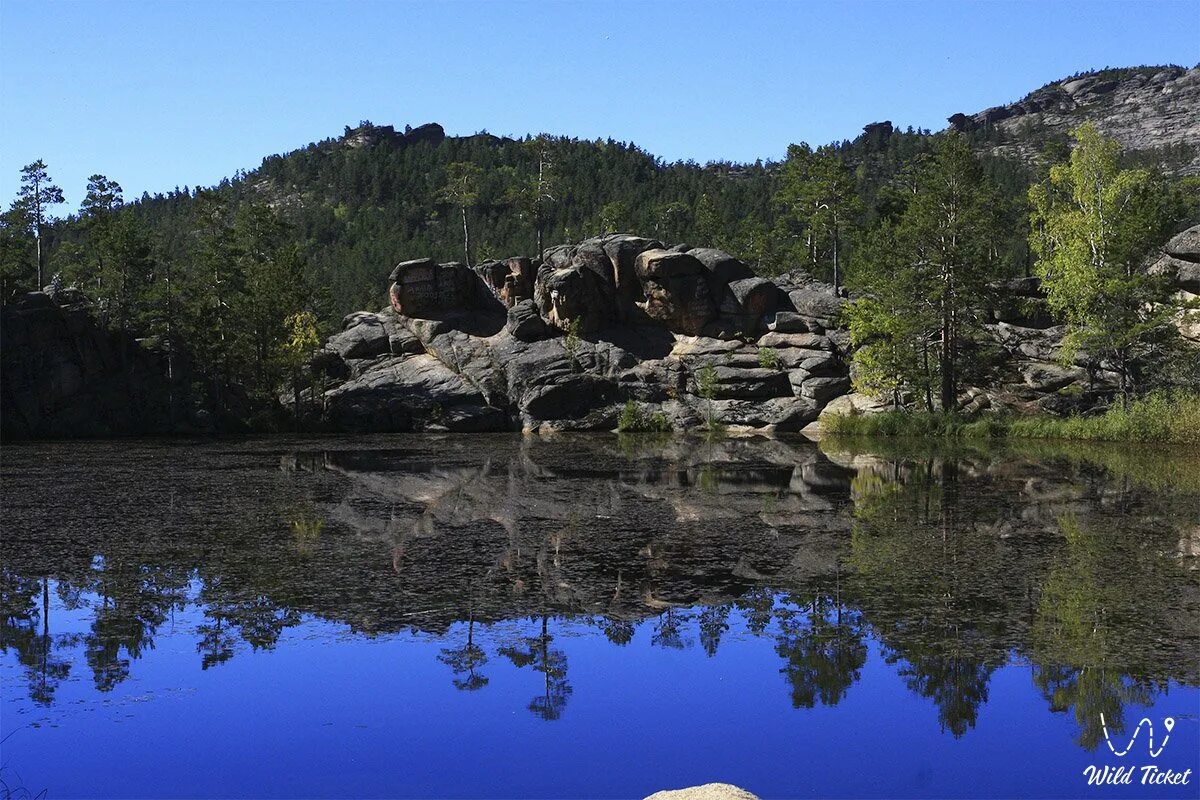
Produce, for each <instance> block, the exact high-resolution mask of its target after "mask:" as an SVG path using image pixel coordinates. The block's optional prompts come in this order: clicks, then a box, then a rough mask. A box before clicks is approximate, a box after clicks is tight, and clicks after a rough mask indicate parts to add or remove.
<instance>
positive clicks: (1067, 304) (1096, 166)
mask: <svg viewBox="0 0 1200 800" xmlns="http://www.w3.org/2000/svg"><path fill="white" fill-rule="evenodd" d="M1072 137H1073V138H1074V140H1075V142H1076V146H1075V148H1074V149H1073V150H1072V151H1071V158H1070V161H1069V163H1066V164H1058V165H1056V166H1054V167H1052V168H1051V170H1050V173H1049V176H1048V178H1047V180H1046V181H1045V182H1041V183H1037V184H1035V185H1034V186H1032V187H1031V188H1030V190H1029V198H1030V203H1031V204H1032V206H1033V213H1032V217H1031V219H1032V225H1033V232H1032V235H1031V239H1030V242H1031V245H1032V247H1033V250H1034V252H1035V253H1036V255H1037V261H1036V264H1035V269H1036V271H1037V273H1038V275H1039V276H1041V278H1042V287H1043V289H1044V291H1045V292H1046V296H1047V299H1048V302H1049V305H1050V308H1051V309H1052V310H1053V311H1054V312H1056V313H1057V314H1059V315H1061V316H1062V318H1063V319H1064V320H1065V321H1066V323H1067V326H1068V330H1069V334H1068V337H1067V339H1066V341H1065V343H1064V344H1065V346H1064V348H1063V357H1064V358H1065V359H1073V358H1074V357H1075V356H1076V355H1077V354H1078V352H1079V351H1080V350H1081V349H1082V350H1084V351H1086V352H1088V353H1089V354H1090V355H1091V356H1092V358H1093V361H1094V362H1095V363H1096V365H1097V366H1098V365H1099V362H1100V360H1101V359H1103V360H1105V361H1107V362H1108V364H1109V365H1110V367H1111V368H1112V369H1114V370H1115V371H1116V372H1117V373H1118V375H1119V376H1120V383H1121V390H1122V391H1128V390H1129V389H1130V388H1131V387H1132V386H1133V385H1134V383H1135V382H1137V379H1138V378H1139V377H1140V376H1139V375H1137V374H1135V373H1136V371H1137V363H1138V362H1139V361H1145V360H1146V359H1147V358H1150V357H1153V356H1155V355H1158V354H1159V353H1160V352H1162V351H1163V350H1165V349H1169V347H1170V345H1171V344H1172V343H1173V340H1174V338H1175V336H1176V334H1177V329H1176V328H1175V326H1174V325H1173V324H1172V320H1173V319H1174V317H1175V315H1176V313H1177V311H1176V309H1175V308H1174V307H1173V306H1172V305H1171V304H1170V303H1169V302H1168V296H1169V291H1168V288H1167V286H1166V284H1165V283H1164V282H1163V281H1162V280H1160V279H1157V278H1155V277H1153V276H1150V275H1147V274H1145V273H1144V272H1143V271H1142V270H1140V269H1139V267H1140V265H1141V262H1142V260H1143V259H1144V258H1145V255H1146V253H1148V252H1149V251H1150V249H1151V248H1152V247H1154V246H1156V245H1158V244H1159V243H1161V242H1162V240H1163V239H1164V238H1165V237H1166V235H1167V233H1168V232H1169V227H1168V226H1169V224H1170V222H1171V218H1170V211H1169V209H1168V208H1167V207H1166V202H1165V198H1167V197H1169V194H1168V193H1167V192H1165V191H1164V188H1163V186H1162V182H1161V180H1159V179H1157V178H1155V177H1154V176H1153V175H1152V174H1151V173H1150V172H1148V171H1146V170H1129V169H1121V168H1120V155H1121V148H1120V145H1119V144H1118V143H1117V142H1116V141H1115V140H1113V139H1107V138H1105V137H1103V136H1101V135H1100V134H1099V132H1097V130H1096V129H1095V127H1094V126H1092V125H1091V124H1090V123H1088V124H1086V125H1083V126H1081V127H1079V128H1077V129H1075V130H1074V131H1073V132H1072Z"/></svg>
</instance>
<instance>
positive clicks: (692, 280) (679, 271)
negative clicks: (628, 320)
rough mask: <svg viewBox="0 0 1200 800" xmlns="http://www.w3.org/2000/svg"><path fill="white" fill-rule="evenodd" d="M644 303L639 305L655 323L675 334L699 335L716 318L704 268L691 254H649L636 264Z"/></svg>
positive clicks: (657, 250)
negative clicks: (662, 325) (656, 321)
mask: <svg viewBox="0 0 1200 800" xmlns="http://www.w3.org/2000/svg"><path fill="white" fill-rule="evenodd" d="M635 263H636V268H637V275H638V278H639V279H640V280H641V282H642V290H643V294H644V300H643V302H642V303H640V304H639V305H640V306H641V308H642V309H643V310H644V311H645V312H646V315H647V316H648V317H650V318H651V319H654V320H658V321H659V322H661V323H663V324H664V325H666V326H667V328H668V329H669V330H671V331H673V332H675V333H681V334H686V335H697V334H699V333H700V332H701V331H702V330H703V329H704V326H705V324H706V323H708V322H709V321H710V320H712V319H713V318H714V317H716V304H715V303H714V302H713V298H712V295H711V293H710V291H709V283H708V274H707V271H706V270H705V269H704V265H703V264H701V263H700V261H699V260H697V259H696V258H694V257H693V256H691V255H690V254H688V253H675V252H672V251H669V250H662V249H655V250H647V251H645V252H643V253H641V254H640V255H638V257H637V260H636V262H635Z"/></svg>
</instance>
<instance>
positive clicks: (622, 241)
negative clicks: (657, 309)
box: [602, 233, 663, 305]
mask: <svg viewBox="0 0 1200 800" xmlns="http://www.w3.org/2000/svg"><path fill="white" fill-rule="evenodd" d="M602 242H603V244H602V246H603V248H604V252H605V253H606V254H607V255H608V260H609V262H610V263H611V264H612V269H613V276H614V283H615V285H616V289H617V296H618V297H619V298H620V300H621V301H622V303H623V304H625V305H632V304H634V303H638V302H641V301H642V300H643V298H644V294H643V292H642V282H641V280H639V278H638V273H637V258H638V256H640V255H641V254H642V253H644V252H646V251H647V250H654V249H661V248H662V246H663V245H662V242H659V241H657V240H655V239H647V238H645V237H642V236H634V235H632V234H628V233H618V234H613V235H612V236H606V237H604V238H603V240H602Z"/></svg>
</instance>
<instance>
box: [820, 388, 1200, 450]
mask: <svg viewBox="0 0 1200 800" xmlns="http://www.w3.org/2000/svg"><path fill="white" fill-rule="evenodd" d="M821 428H822V430H823V431H824V432H825V433H827V434H830V435H833V436H912V437H951V438H965V439H972V438H1001V437H1011V438H1028V439H1077V440H1096V441H1125V442H1167V443H1173V444H1200V395H1198V394H1195V393H1188V392H1183V391H1178V392H1155V393H1152V394H1150V395H1147V396H1146V397H1143V398H1139V399H1136V400H1128V401H1124V402H1119V403H1117V404H1115V405H1113V406H1112V407H1110V408H1109V409H1108V410H1107V411H1106V412H1105V413H1103V414H1100V415H1097V416H1093V417H1081V416H1072V417H1050V416H1039V417H1016V418H1006V417H1000V416H984V417H980V418H977V419H973V420H972V419H968V418H965V417H961V416H958V415H955V414H941V413H927V412H909V411H886V412H883V413H879V414H858V415H840V416H839V415H834V416H828V417H825V418H823V419H822V420H821Z"/></svg>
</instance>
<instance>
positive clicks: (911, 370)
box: [851, 133, 998, 411]
mask: <svg viewBox="0 0 1200 800" xmlns="http://www.w3.org/2000/svg"><path fill="white" fill-rule="evenodd" d="M994 208H995V203H994V200H993V191H992V187H991V185H990V183H989V182H988V181H987V180H986V178H985V177H984V175H983V174H982V171H981V169H980V166H979V162H978V160H977V159H976V158H975V156H974V155H973V154H972V153H971V150H970V147H969V145H968V143H967V141H966V140H965V138H964V137H963V136H962V135H961V134H957V133H951V134H948V135H946V136H945V137H944V138H943V139H941V140H940V141H939V142H938V144H937V146H936V147H935V150H934V154H933V157H932V158H930V159H929V160H928V161H926V162H925V163H923V164H922V165H921V166H920V167H919V168H918V169H917V170H916V172H915V173H914V174H913V176H912V195H911V197H910V198H909V199H908V204H907V207H906V208H905V209H904V211H903V213H902V214H901V216H900V218H899V221H898V223H897V224H896V225H895V227H894V228H891V227H885V228H884V229H882V230H881V231H880V232H879V233H878V234H876V238H875V241H874V247H873V248H871V250H870V251H869V252H868V254H867V255H868V258H867V259H866V261H865V263H864V265H863V266H864V270H863V276H862V284H863V286H864V288H865V289H866V291H867V292H868V297H867V298H865V299H864V300H862V301H859V302H858V303H856V304H855V306H856V307H855V309H854V310H852V311H851V326H852V336H853V337H854V338H855V339H856V340H857V342H858V343H859V344H861V345H870V346H868V347H865V348H860V351H859V352H858V353H856V355H855V363H856V365H857V366H858V367H859V369H860V372H859V374H860V377H859V378H858V380H859V383H860V385H862V386H864V388H865V389H867V390H874V391H875V392H876V393H879V391H880V390H884V391H891V392H892V393H893V395H896V396H898V394H899V386H900V384H905V385H907V386H908V387H909V388H914V389H919V390H922V391H923V392H924V394H925V402H926V405H927V407H929V408H930V409H932V408H933V386H934V385H935V383H936V385H937V386H938V398H939V400H940V406H941V408H942V409H943V410H945V411H951V410H953V409H954V408H955V405H956V402H957V397H958V389H959V384H960V382H961V377H962V372H963V370H964V367H965V366H966V358H965V354H966V353H967V352H968V351H969V350H971V349H972V348H973V347H974V346H975V345H976V343H977V340H978V339H979V335H978V332H979V326H980V324H981V322H982V320H981V318H980V316H979V314H980V308H979V306H980V304H979V298H980V297H981V296H983V292H984V288H985V285H986V282H987V280H988V279H989V277H990V276H991V274H992V264H993V260H994V253H995V242H996V240H997V238H998V231H997V226H996V217H995V213H994Z"/></svg>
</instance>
